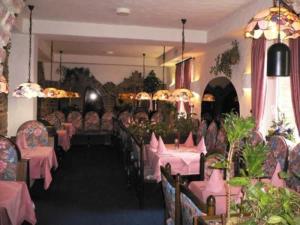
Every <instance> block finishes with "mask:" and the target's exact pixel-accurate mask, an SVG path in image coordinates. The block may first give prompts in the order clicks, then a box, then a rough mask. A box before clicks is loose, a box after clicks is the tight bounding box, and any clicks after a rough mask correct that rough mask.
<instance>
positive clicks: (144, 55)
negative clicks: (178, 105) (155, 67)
mask: <svg viewBox="0 0 300 225" xmlns="http://www.w3.org/2000/svg"><path fill="white" fill-rule="evenodd" d="M145 57H146V54H145V53H143V79H145V73H146V72H145Z"/></svg>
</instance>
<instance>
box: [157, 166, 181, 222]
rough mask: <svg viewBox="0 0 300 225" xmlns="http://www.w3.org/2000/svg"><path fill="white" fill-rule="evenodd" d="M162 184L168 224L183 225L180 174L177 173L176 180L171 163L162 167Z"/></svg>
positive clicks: (165, 220)
mask: <svg viewBox="0 0 300 225" xmlns="http://www.w3.org/2000/svg"><path fill="white" fill-rule="evenodd" d="M160 171H161V185H162V190H163V195H164V203H165V219H164V222H165V224H166V225H181V207H180V176H179V175H176V178H175V180H174V179H173V177H172V176H171V165H170V164H169V163H167V164H166V165H165V167H163V166H161V167H160Z"/></svg>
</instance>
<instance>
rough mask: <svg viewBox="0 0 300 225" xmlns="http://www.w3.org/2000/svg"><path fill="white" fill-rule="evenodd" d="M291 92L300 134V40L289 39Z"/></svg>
mask: <svg viewBox="0 0 300 225" xmlns="http://www.w3.org/2000/svg"><path fill="white" fill-rule="evenodd" d="M290 49H291V91H292V102H293V108H294V114H295V121H296V125H297V128H298V131H299V132H300V104H299V103H300V77H299V76H300V61H299V60H300V39H299V38H297V39H290Z"/></svg>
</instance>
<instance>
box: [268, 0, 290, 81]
mask: <svg viewBox="0 0 300 225" xmlns="http://www.w3.org/2000/svg"><path fill="white" fill-rule="evenodd" d="M278 20H279V22H278V39H277V43H275V44H273V45H272V46H271V47H270V48H269V49H268V58H267V59H268V60H267V76H269V77H286V76H289V75H290V61H291V51H290V49H289V47H288V46H287V45H286V44H284V43H282V42H281V36H280V34H281V32H280V30H281V23H280V20H281V0H278Z"/></svg>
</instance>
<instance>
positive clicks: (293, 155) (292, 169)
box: [286, 143, 300, 193]
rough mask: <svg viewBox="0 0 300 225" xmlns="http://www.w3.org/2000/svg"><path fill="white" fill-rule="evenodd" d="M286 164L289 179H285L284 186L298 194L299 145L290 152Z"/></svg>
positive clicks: (299, 180) (299, 188)
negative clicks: (287, 163)
mask: <svg viewBox="0 0 300 225" xmlns="http://www.w3.org/2000/svg"><path fill="white" fill-rule="evenodd" d="M288 162H289V165H288V173H289V174H290V177H289V178H288V179H287V181H286V184H287V186H288V187H289V188H291V189H293V190H295V191H297V192H298V193H300V179H299V171H300V163H299V162H300V143H299V144H297V145H296V146H295V147H294V148H293V150H292V151H291V152H290V154H289V161H288Z"/></svg>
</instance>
